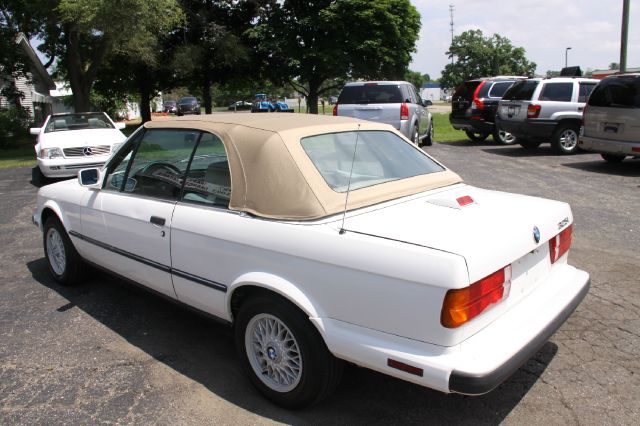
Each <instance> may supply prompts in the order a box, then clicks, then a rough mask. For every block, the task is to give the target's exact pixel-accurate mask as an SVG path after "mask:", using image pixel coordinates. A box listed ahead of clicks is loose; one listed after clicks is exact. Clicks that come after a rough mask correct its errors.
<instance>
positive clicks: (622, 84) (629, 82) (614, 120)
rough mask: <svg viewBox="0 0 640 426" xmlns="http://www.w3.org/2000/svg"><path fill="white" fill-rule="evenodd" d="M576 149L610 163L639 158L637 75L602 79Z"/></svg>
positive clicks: (584, 118)
mask: <svg viewBox="0 0 640 426" xmlns="http://www.w3.org/2000/svg"><path fill="white" fill-rule="evenodd" d="M582 124H583V133H582V134H581V135H580V141H579V142H578V144H579V146H580V147H581V148H583V149H585V150H587V151H593V152H599V153H600V155H602V158H603V159H605V160H606V161H609V162H614V163H617V162H620V161H622V160H624V158H625V157H626V156H632V157H640V73H633V74H620V75H613V76H611V77H607V78H605V79H603V80H602V81H601V82H600V83H599V84H598V85H597V86H596V88H595V89H593V92H592V93H591V96H590V97H589V100H588V101H587V105H586V106H585V108H584V113H583V116H582Z"/></svg>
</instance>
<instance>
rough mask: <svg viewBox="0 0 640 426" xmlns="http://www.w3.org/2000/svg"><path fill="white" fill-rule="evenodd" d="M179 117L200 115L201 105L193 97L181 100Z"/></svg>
mask: <svg viewBox="0 0 640 426" xmlns="http://www.w3.org/2000/svg"><path fill="white" fill-rule="evenodd" d="M176 114H177V115H185V114H196V115H200V103H199V102H198V100H197V99H196V98H194V97H192V96H187V97H185V98H180V100H179V101H178V111H177V112H176Z"/></svg>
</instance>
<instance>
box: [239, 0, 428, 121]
mask: <svg viewBox="0 0 640 426" xmlns="http://www.w3.org/2000/svg"><path fill="white" fill-rule="evenodd" d="M419 30H420V15H419V13H418V11H417V10H416V9H415V7H414V6H412V5H411V3H410V1H409V0H378V1H375V2H371V1H368V0H316V1H302V0H284V1H279V2H274V3H273V4H271V5H269V7H266V8H265V9H264V13H262V14H261V15H259V16H258V17H257V18H256V25H255V26H254V27H253V28H252V29H250V30H249V32H248V34H249V37H250V39H251V40H252V41H253V44H252V45H253V46H254V47H255V49H256V52H257V53H258V54H259V55H260V57H261V58H262V61H263V64H262V67H261V70H262V71H263V72H265V75H267V76H269V77H270V78H271V79H272V80H273V81H274V82H276V83H287V84H289V85H290V86H291V87H292V88H294V89H295V90H296V91H298V92H300V93H302V94H303V95H305V96H306V97H307V105H309V107H310V112H311V113H314V114H317V112H318V107H317V105H318V97H319V96H320V95H322V94H325V93H331V92H332V91H335V90H336V89H337V88H338V87H341V85H342V84H343V83H344V81H345V80H347V79H359V78H364V79H395V80H400V79H402V78H404V75H405V72H406V71H407V67H408V64H409V62H410V60H411V54H412V52H414V51H415V43H416V40H417V38H418V32H419Z"/></svg>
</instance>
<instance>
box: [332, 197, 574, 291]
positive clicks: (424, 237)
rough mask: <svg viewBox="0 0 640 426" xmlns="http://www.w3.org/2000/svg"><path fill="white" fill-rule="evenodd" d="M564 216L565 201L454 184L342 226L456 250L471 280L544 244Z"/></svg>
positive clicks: (566, 213) (353, 218)
mask: <svg viewBox="0 0 640 426" xmlns="http://www.w3.org/2000/svg"><path fill="white" fill-rule="evenodd" d="M464 196H469V197H471V198H472V199H473V202H472V203H471V204H468V205H466V206H464V207H462V206H460V204H459V203H458V201H457V199H458V198H460V197H464ZM564 219H568V220H569V223H570V222H572V221H573V218H572V216H571V209H570V207H569V205H568V204H566V203H562V202H558V201H552V200H546V199H542V198H535V197H529V196H525V195H518V194H509V193H504V192H497V191H489V190H483V189H479V188H475V187H472V186H468V185H456V186H455V187H453V188H451V189H448V190H444V191H438V192H437V193H435V194H433V193H432V194H431V195H427V196H424V197H417V198H416V197H412V198H411V199H410V200H409V201H404V202H399V203H397V204H394V205H385V206H384V207H382V208H379V209H377V210H372V211H369V212H367V213H364V214H359V215H355V216H351V217H348V218H347V219H346V221H345V225H344V228H345V229H346V230H347V231H353V232H359V233H363V234H368V235H372V236H376V237H382V238H388V239H391V240H396V241H402V242H407V243H411V244H416V245H421V246H425V247H430V248H434V249H438V250H443V251H447V252H450V253H455V254H459V255H461V256H463V257H464V258H465V259H466V261H467V265H468V268H469V275H470V279H471V281H472V282H473V281H475V280H477V279H480V278H482V277H484V276H486V275H488V274H490V273H492V272H495V271H496V270H498V269H500V268H502V267H504V266H505V265H508V264H510V263H511V262H513V261H514V260H516V259H517V258H519V257H520V256H522V255H524V254H526V253H528V252H530V251H532V250H534V249H535V248H537V247H539V246H540V245H542V244H544V243H545V242H546V241H548V240H549V239H550V238H551V237H553V236H555V235H556V234H558V232H559V230H558V226H559V223H560V222H562V221H563V220H564ZM338 226H339V225H338ZM534 226H535V227H537V228H538V229H539V230H540V234H541V237H540V242H539V243H536V242H535V241H534V237H533V229H534ZM514 256H515V257H514Z"/></svg>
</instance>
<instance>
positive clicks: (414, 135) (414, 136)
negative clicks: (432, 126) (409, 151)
mask: <svg viewBox="0 0 640 426" xmlns="http://www.w3.org/2000/svg"><path fill="white" fill-rule="evenodd" d="M411 142H413V144H414V145H415V146H420V129H418V125H417V124H415V125H414V126H413V130H412V131H411Z"/></svg>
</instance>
